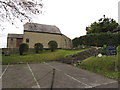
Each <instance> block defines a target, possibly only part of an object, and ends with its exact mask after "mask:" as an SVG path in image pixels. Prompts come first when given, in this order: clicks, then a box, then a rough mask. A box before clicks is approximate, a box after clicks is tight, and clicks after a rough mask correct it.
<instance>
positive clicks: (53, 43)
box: [48, 41, 58, 52]
mask: <svg viewBox="0 0 120 90" xmlns="http://www.w3.org/2000/svg"><path fill="white" fill-rule="evenodd" d="M48 46H49V48H50V49H51V52H53V51H54V50H55V49H57V47H58V44H57V42H56V41H49V42H48Z"/></svg>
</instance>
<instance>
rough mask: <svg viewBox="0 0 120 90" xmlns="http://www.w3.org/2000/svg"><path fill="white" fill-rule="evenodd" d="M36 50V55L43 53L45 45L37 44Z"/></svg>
mask: <svg viewBox="0 0 120 90" xmlns="http://www.w3.org/2000/svg"><path fill="white" fill-rule="evenodd" d="M34 49H35V52H36V53H39V52H42V51H43V44H41V43H36V44H35V45H34Z"/></svg>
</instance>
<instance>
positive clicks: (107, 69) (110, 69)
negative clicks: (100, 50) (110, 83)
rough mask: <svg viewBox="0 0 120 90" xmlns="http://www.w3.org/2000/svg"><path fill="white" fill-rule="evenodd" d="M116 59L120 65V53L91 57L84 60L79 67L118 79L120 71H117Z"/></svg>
mask: <svg viewBox="0 0 120 90" xmlns="http://www.w3.org/2000/svg"><path fill="white" fill-rule="evenodd" d="M115 60H116V61H117V65H118V67H119V66H120V63H118V55H117V56H102V57H90V58H87V59H86V60H84V61H83V62H82V63H81V64H80V65H78V67H80V68H82V69H86V70H89V71H92V72H96V73H99V74H102V75H104V76H107V77H109V78H112V79H117V80H118V77H120V72H115V64H114V62H115ZM119 68H120V67H119ZM118 70H120V69H118ZM119 81H120V79H119Z"/></svg>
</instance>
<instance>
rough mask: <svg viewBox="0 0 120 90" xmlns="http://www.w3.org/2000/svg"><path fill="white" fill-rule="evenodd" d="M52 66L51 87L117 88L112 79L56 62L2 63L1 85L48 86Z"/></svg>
mask: <svg viewBox="0 0 120 90" xmlns="http://www.w3.org/2000/svg"><path fill="white" fill-rule="evenodd" d="M53 68H55V77H54V83H53V88H118V82H117V81H115V80H113V79H109V78H106V77H104V76H101V75H98V74H95V73H92V72H89V71H86V70H82V69H79V68H76V67H73V66H70V65H67V64H63V63H58V62H50V63H45V62H44V63H40V64H19V65H3V67H2V74H1V77H0V79H2V87H3V88H50V87H51V82H52V77H53Z"/></svg>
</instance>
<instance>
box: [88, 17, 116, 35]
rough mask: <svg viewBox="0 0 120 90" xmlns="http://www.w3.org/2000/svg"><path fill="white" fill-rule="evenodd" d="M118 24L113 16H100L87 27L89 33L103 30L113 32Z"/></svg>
mask: <svg viewBox="0 0 120 90" xmlns="http://www.w3.org/2000/svg"><path fill="white" fill-rule="evenodd" d="M117 26H118V23H117V22H116V21H115V20H114V19H111V18H106V17H105V15H103V18H100V19H99V20H98V22H94V23H92V24H91V25H90V26H88V27H86V31H87V34H90V33H101V32H113V30H114V29H115V28H116V27H117Z"/></svg>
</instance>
